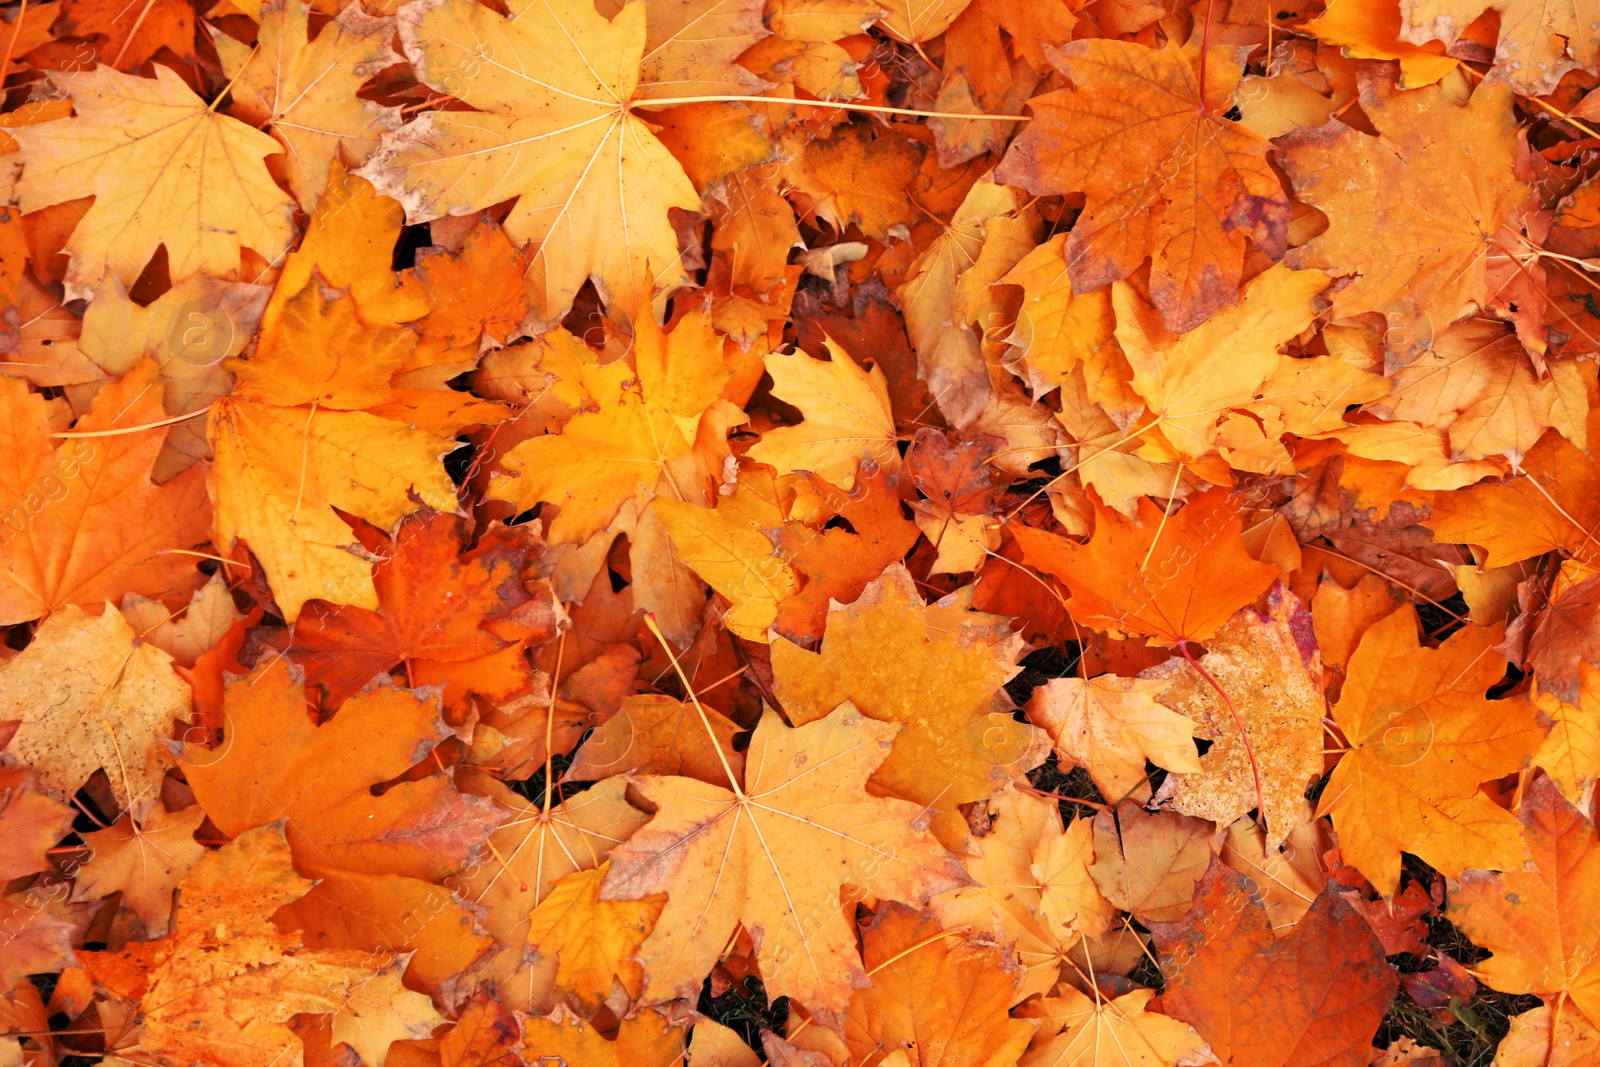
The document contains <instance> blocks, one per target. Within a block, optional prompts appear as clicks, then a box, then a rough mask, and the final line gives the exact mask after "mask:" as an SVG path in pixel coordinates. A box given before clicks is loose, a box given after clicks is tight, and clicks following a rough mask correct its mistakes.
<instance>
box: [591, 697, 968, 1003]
mask: <svg viewBox="0 0 1600 1067" xmlns="http://www.w3.org/2000/svg"><path fill="white" fill-rule="evenodd" d="M899 729H900V728H899V727H898V726H896V725H892V724H888V723H880V722H874V721H873V720H871V719H869V718H866V717H865V716H863V715H862V714H861V713H860V712H858V711H856V710H855V709H854V708H853V707H850V706H848V705H846V706H843V707H840V708H839V709H838V710H836V711H834V712H833V713H831V714H829V715H827V716H826V717H824V718H820V719H817V720H815V721H812V722H809V723H806V724H805V725H802V726H798V727H795V728H793V729H790V728H789V727H786V726H784V725H783V723H782V721H781V720H779V718H778V717H777V715H776V713H774V712H770V711H769V712H767V713H766V714H764V715H763V716H762V718H761V721H760V722H759V723H758V724H757V725H756V729H755V734H754V736H753V737H752V738H751V739H750V747H749V749H748V750H747V752H746V757H745V781H744V784H743V785H742V786H741V785H740V784H739V783H736V782H731V781H730V782H728V783H727V785H728V786H729V787H731V788H727V787H721V786H713V785H708V784H706V783H704V782H700V781H697V780H695V779H693V778H676V777H672V778H669V777H644V778H636V779H634V780H633V783H632V784H633V786H634V787H635V788H636V789H638V790H639V791H640V793H642V794H643V795H644V797H645V798H646V799H647V800H649V801H650V803H651V804H653V805H655V806H656V808H657V811H656V813H655V814H654V815H653V816H652V817H651V820H650V822H649V823H648V824H646V826H645V827H644V828H642V829H641V830H639V831H638V832H637V833H635V834H634V835H633V836H632V837H630V838H629V839H628V840H627V841H626V842H624V843H623V844H622V845H620V846H619V847H617V848H616V849H614V850H613V851H612V854H611V864H612V867H611V873H610V874H609V875H608V877H607V878H606V883H605V887H604V889H603V892H602V895H603V896H604V897H606V898H609V899H614V900H639V899H641V898H643V897H646V896H649V895H651V894H654V893H666V894H668V897H667V903H666V907H665V908H664V909H663V911H662V913H661V918H660V920H659V921H658V922H657V924H656V927H655V929H654V930H653V931H652V932H651V934H650V936H649V937H648V938H647V939H646V940H645V942H644V945H643V946H642V947H641V948H640V950H639V960H640V962H641V963H642V964H643V965H644V971H645V993H644V996H645V1000H646V1001H657V1000H665V999H670V998H672V997H676V996H684V995H690V996H692V995H694V991H696V990H698V989H699V987H700V984H701V976H702V975H704V974H705V973H706V972H707V971H709V970H710V969H711V966H712V964H714V963H715V962H716V959H717V956H718V954H719V952H720V950H721V948H722V946H723V945H724V944H726V943H727V940H728V938H729V937H730V936H731V935H732V933H733V931H734V928H735V927H736V926H737V925H738V924H741V923H742V924H743V925H744V926H745V927H746V928H747V929H749V930H752V931H755V932H756V936H757V941H758V945H757V959H758V961H759V962H760V965H761V970H762V975H763V980H764V981H765V982H766V985H767V988H768V989H769V990H771V991H772V994H773V995H776V996H793V997H795V998H796V999H798V1000H799V1001H801V1002H802V1003H803V1004H805V1005H806V1007H807V1009H808V1010H810V1011H811V1012H812V1013H813V1015H815V1016H817V1017H818V1018H819V1019H820V1020H822V1021H824V1022H827V1023H828V1024H829V1025H831V1026H837V1023H838V1020H839V1018H840V1017H841V1015H842V1014H843V1013H844V1012H845V1010H846V1008H847V1007H848V1005H849V1002H850V995H851V987H852V985H854V984H856V983H857V982H859V981H862V980H863V979H864V972H863V971H862V968H861V964H860V961H859V960H858V959H857V958H856V954H855V945H854V936H853V932H852V930H851V929H850V925H849V924H848V923H847V922H846V921H845V919H844V917H843V916H842V915H841V914H840V912H839V908H838V904H839V892H840V889H841V887H843V886H845V885H851V886H855V887H857V888H859V889H860V890H861V891H863V892H866V893H872V894H874V895H876V896H880V897H887V898H892V899H898V900H905V901H910V902H913V903H918V904H923V903H926V902H927V900H928V898H929V897H931V896H932V895H933V894H935V893H938V892H941V891H943V890H945V889H948V888H952V887H953V886H955V885H958V884H960V883H961V882H962V881H964V877H963V876H962V874H961V871H960V868H959V867H957V866H956V864H955V863H954V861H953V860H952V859H951V858H950V857H949V856H948V854H947V853H946V852H945V851H944V849H943V848H942V847H940V845H939V843H938V842H937V841H936V840H935V839H934V838H933V836H932V835H931V834H930V833H928V831H927V830H926V829H924V828H923V827H925V826H926V821H925V817H924V814H923V812H922V810H921V808H920V807H919V806H918V805H916V804H912V803H909V802H907V801H903V800H893V799H887V798H875V797H871V796H869V795H868V794H867V792H866V784H867V778H868V776H869V775H870V774H872V772H873V771H874V770H876V769H877V767H878V765H879V764H880V763H881V762H883V760H884V759H885V757H887V756H888V754H889V747H890V743H891V741H892V740H893V738H894V735H895V734H896V733H897V732H899ZM780 843H781V846H782V852H781V855H780V853H779V852H778V851H776V850H777V849H778V847H779V844H780ZM719 871H721V872H725V873H726V874H727V875H728V877H723V878H717V877H714V875H715V874H716V873H717V872H719Z"/></svg>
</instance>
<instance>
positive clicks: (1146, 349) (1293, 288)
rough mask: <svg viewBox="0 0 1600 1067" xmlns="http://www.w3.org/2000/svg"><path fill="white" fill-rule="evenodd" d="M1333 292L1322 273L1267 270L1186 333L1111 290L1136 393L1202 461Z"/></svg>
mask: <svg viewBox="0 0 1600 1067" xmlns="http://www.w3.org/2000/svg"><path fill="white" fill-rule="evenodd" d="M1327 287H1328V276H1327V275H1326V274H1323V273H1322V272H1321V271H1292V270H1289V269H1288V268H1287V267H1281V266H1273V267H1269V268H1268V269H1267V270H1266V271H1264V272H1263V273H1261V274H1260V275H1258V276H1257V277H1256V278H1255V279H1253V280H1252V281H1250V282H1249V283H1247V284H1246V285H1245V286H1244V287H1243V288H1242V289H1240V291H1239V302H1238V304H1236V305H1232V306H1229V307H1224V308H1222V309H1221V310H1219V311H1217V312H1216V313H1215V314H1214V315H1212V316H1211V317H1210V318H1208V319H1207V320H1206V321H1205V322H1203V323H1201V324H1200V325H1199V326H1197V327H1195V328H1194V329H1192V330H1190V331H1189V332H1187V333H1183V334H1174V333H1171V332H1169V331H1168V330H1167V328H1166V327H1165V326H1163V325H1162V323H1161V318H1160V316H1159V315H1157V314H1156V311H1155V309H1154V308H1152V307H1150V306H1149V305H1148V304H1146V303H1144V301H1143V300H1141V299H1140V298H1139V296H1138V295H1137V293H1136V292H1135V291H1134V289H1133V287H1132V286H1130V285H1129V284H1128V283H1126V282H1118V283H1117V284H1116V285H1115V286H1114V287H1113V288H1112V303H1113V305H1114V306H1115V308H1116V317H1117V341H1118V343H1119V344H1121V346H1122V350H1123V352H1124V353H1125V354H1126V355H1127V359H1128V363H1129V365H1130V366H1131V367H1132V368H1133V379H1132V383H1131V384H1132V386H1133V389H1134V391H1135V392H1136V393H1138V394H1139V395H1140V396H1142V397H1144V399H1145V400H1146V402H1147V403H1148V405H1149V409H1150V413H1151V414H1152V415H1155V416H1157V418H1158V422H1159V425H1160V427H1161V431H1162V433H1163V435H1164V436H1165V437H1166V439H1167V440H1168V441H1169V442H1171V444H1172V447H1173V448H1174V449H1176V450H1177V452H1178V454H1179V455H1181V456H1184V457H1187V458H1189V459H1198V458H1200V457H1201V456H1204V455H1206V454H1207V453H1208V452H1210V451H1211V450H1212V449H1213V448H1214V447H1216V446H1217V444H1218V434H1219V428H1218V423H1219V421H1220V420H1221V419H1222V418H1223V417H1224V416H1225V415H1226V414H1227V413H1228V409H1230V408H1242V407H1245V406H1247V405H1249V404H1251V403H1252V402H1253V401H1255V400H1256V398H1257V396H1258V395H1259V394H1260V390H1261V386H1262V385H1263V384H1265V383H1266V381H1267V380H1268V379H1269V378H1271V377H1272V375H1273V372H1274V371H1276V370H1277V369H1278V365H1279V363H1280V362H1282V361H1283V360H1284V358H1285V357H1284V356H1282V355H1280V354H1279V351H1278V349H1279V346H1280V345H1282V344H1283V343H1284V342H1286V341H1288V340H1290V339H1292V338H1293V337H1295V336H1296V335H1298V334H1299V333H1300V331H1301V330H1303V329H1305V328H1306V327H1307V326H1308V325H1310V324H1311V320H1312V319H1313V318H1314V317H1315V315H1316V311H1317V307H1316V301H1317V295H1318V294H1319V293H1320V292H1322V290H1323V289H1326V288H1327ZM1280 447H1281V446H1280ZM1223 455H1224V457H1225V458H1226V457H1227V455H1228V452H1227V450H1226V447H1224V451H1223ZM1236 465H1241V466H1242V464H1236Z"/></svg>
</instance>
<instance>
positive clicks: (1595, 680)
mask: <svg viewBox="0 0 1600 1067" xmlns="http://www.w3.org/2000/svg"><path fill="white" fill-rule="evenodd" d="M1577 696H1578V699H1577V700H1576V701H1575V702H1574V703H1572V704H1568V703H1567V702H1566V701H1564V700H1561V699H1560V698H1558V697H1556V696H1555V695H1554V694H1552V693H1542V692H1540V691H1539V688H1538V679H1537V678H1536V679H1534V691H1533V704H1534V707H1536V708H1538V709H1539V710H1540V711H1542V712H1544V713H1545V714H1546V715H1547V716H1549V717H1550V718H1551V719H1552V720H1554V722H1555V726H1554V727H1552V728H1551V730H1550V735H1549V736H1548V737H1546V738H1545V739H1544V744H1543V745H1541V746H1540V748H1539V751H1538V752H1537V753H1535V754H1534V757H1533V764H1534V766H1536V767H1543V768H1544V769H1545V772H1546V773H1548V774H1549V775H1550V778H1551V780H1552V781H1554V782H1555V783H1556V785H1557V786H1559V787H1560V788H1561V792H1562V793H1563V794H1564V795H1565V796H1566V798H1567V799H1568V800H1570V801H1572V802H1573V803H1574V804H1578V803H1581V798H1582V796H1583V794H1584V791H1585V790H1586V789H1587V787H1588V786H1589V785H1590V784H1591V783H1592V782H1594V780H1595V778H1596V777H1597V776H1600V668H1597V667H1595V665H1594V664H1592V663H1588V662H1579V664H1578V694H1577Z"/></svg>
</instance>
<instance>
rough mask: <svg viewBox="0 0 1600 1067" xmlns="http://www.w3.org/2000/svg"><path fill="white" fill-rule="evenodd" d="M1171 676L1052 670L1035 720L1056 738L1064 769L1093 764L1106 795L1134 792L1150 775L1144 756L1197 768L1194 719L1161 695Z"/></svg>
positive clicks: (1038, 696)
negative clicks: (1058, 673)
mask: <svg viewBox="0 0 1600 1067" xmlns="http://www.w3.org/2000/svg"><path fill="white" fill-rule="evenodd" d="M1171 685H1172V683H1171V682H1170V681H1160V680H1146V679H1140V678H1118V677H1117V676H1116V675H1111V674H1103V675H1100V676H1099V677H1098V678H1089V679H1083V678H1052V679H1051V680H1050V681H1048V682H1046V683H1045V684H1044V685H1042V686H1040V687H1039V688H1038V689H1035V690H1034V691H1033V698H1032V699H1031V700H1029V701H1028V720H1029V721H1030V722H1032V723H1033V724H1034V725H1035V726H1037V727H1039V728H1040V729H1041V730H1044V731H1045V732H1046V733H1048V734H1049V735H1050V739H1051V740H1052V741H1054V742H1055V746H1056V756H1057V758H1058V760H1059V761H1060V765H1061V767H1062V768H1063V769H1065V768H1067V767H1069V766H1072V765H1081V766H1083V767H1085V768H1087V769H1088V771H1089V775H1090V777H1092V778H1093V779H1094V784H1095V786H1096V788H1098V789H1099V790H1100V794H1101V795H1102V796H1106V797H1111V798H1113V799H1116V798H1120V797H1124V796H1127V795H1128V794H1129V793H1130V792H1132V790H1133V789H1134V787H1135V786H1137V785H1138V784H1139V783H1140V782H1142V781H1144V780H1145V778H1146V777H1147V776H1146V774H1145V769H1144V764H1145V760H1147V759H1148V760H1149V761H1150V762H1151V763H1154V764H1155V765H1156V766H1158V767H1165V768H1166V769H1167V770H1170V771H1180V772H1183V773H1186V774H1192V773H1198V772H1199V771H1200V769H1201V768H1200V762H1199V759H1198V752H1197V751H1196V749H1195V745H1194V733H1195V729H1196V727H1195V722H1194V720H1193V719H1189V718H1185V717H1184V716H1182V715H1179V714H1177V713H1176V712H1172V711H1169V710H1167V709H1166V708H1164V707H1162V706H1161V705H1160V704H1158V703H1156V697H1157V696H1159V695H1160V694H1161V691H1162V690H1164V689H1167V688H1169V687H1170V686H1171Z"/></svg>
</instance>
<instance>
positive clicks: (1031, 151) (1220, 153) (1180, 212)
mask: <svg viewBox="0 0 1600 1067" xmlns="http://www.w3.org/2000/svg"><path fill="white" fill-rule="evenodd" d="M1049 56H1050V61H1051V63H1053V64H1054V65H1055V66H1056V67H1057V69H1059V70H1060V71H1061V73H1063V74H1065V75H1066V76H1067V77H1068V78H1069V79H1070V80H1071V82H1072V84H1073V86H1074V87H1073V88H1071V89H1063V90H1060V91H1058V92H1055V93H1050V94H1047V95H1045V96H1043V97H1038V98H1036V99H1035V100H1034V101H1033V102H1032V104H1033V108H1034V111H1035V115H1036V117H1035V119H1034V121H1033V122H1030V123H1029V124H1028V126H1027V128H1026V129H1024V131H1023V133H1022V135H1021V136H1020V137H1018V138H1017V140H1016V141H1015V143H1013V145H1012V146H1011V148H1010V150H1009V151H1008V152H1007V153H1006V158H1005V161H1004V162H1003V163H1002V164H1001V165H1000V168H999V170H998V171H996V177H997V178H998V179H999V180H1000V181H1002V182H1006V183H1008V184H1014V185H1019V186H1021V187H1023V188H1025V189H1027V190H1028V191H1029V192H1031V193H1035V194H1041V195H1046V194H1052V193H1071V192H1081V193H1083V194H1084V195H1085V196H1086V197H1087V198H1088V205H1087V207H1086V208H1085V211H1084V214H1083V216H1082V217H1081V218H1079V220H1078V222H1077V223H1076V224H1075V225H1074V226H1073V228H1072V232H1071V234H1070V236H1069V237H1068V240H1067V244H1066V256H1067V263H1068V271H1069V274H1070V275H1071V278H1072V289H1073V291H1074V292H1076V293H1089V292H1093V291H1094V290H1096V289H1100V288H1102V287H1103V286H1106V285H1108V284H1110V283H1111V282H1114V281H1117V280H1119V279H1121V278H1125V277H1127V276H1128V275H1129V274H1131V273H1132V272H1133V271H1134V270H1136V269H1138V267H1139V263H1140V261H1141V260H1142V259H1144V257H1146V256H1149V257H1151V277H1150V293H1151V296H1152V298H1153V299H1154V302H1155V306H1156V307H1157V308H1158V309H1159V310H1160V312H1161V318H1162V320H1163V321H1164V322H1165V323H1166V326H1167V328H1168V329H1170V330H1174V331H1186V330H1192V329H1194V328H1195V327H1196V326H1198V325H1200V324H1201V323H1202V322H1205V321H1206V319H1208V318H1210V317H1211V316H1212V315H1213V314H1215V313H1216V312H1217V311H1218V310H1219V309H1220V308H1223V307H1225V306H1227V305H1229V304H1233V303H1235V302H1236V301H1237V300H1238V294H1239V283H1240V281H1241V280H1242V271H1243V266H1244V254H1245V249H1246V247H1247V239H1248V241H1252V242H1254V243H1255V246H1256V247H1257V248H1259V249H1261V250H1262V251H1263V252H1265V253H1266V254H1267V255H1268V256H1269V257H1271V258H1273V259H1277V258H1279V257H1281V256H1282V255H1283V252H1284V248H1285V243H1284V242H1285V231H1286V228H1287V226H1288V222H1289V200H1288V197H1286V196H1285V195H1284V192H1283V187H1282V185H1281V184H1280V182H1279V180H1278V178H1277V176H1276V175H1275V174H1273V172H1272V169H1271V168H1270V167H1269V166H1268V165H1267V159H1266V156H1267V149H1268V147H1269V146H1268V144H1267V142H1266V141H1265V140H1264V139H1262V138H1261V137H1259V136H1257V135H1256V134H1254V133H1251V132H1250V131H1249V130H1247V129H1245V128H1244V127H1242V126H1239V125H1238V124H1236V123H1234V122H1230V121H1228V120H1227V119H1226V118H1225V117H1224V114H1225V112H1227V111H1228V109H1229V107H1230V106H1231V101H1232V97H1233V90H1234V85H1235V83H1236V82H1237V81H1238V80H1239V75H1240V74H1241V72H1242V67H1241V66H1240V65H1239V62H1238V61H1237V59H1235V58H1234V57H1233V53H1232V52H1230V51H1229V50H1228V49H1226V48H1223V47H1220V46H1214V47H1213V48H1212V49H1211V50H1209V51H1208V52H1207V53H1206V54H1205V55H1204V57H1195V56H1191V55H1190V54H1189V53H1188V52H1186V51H1184V50H1183V49H1181V48H1179V46H1178V43H1177V42H1176V41H1173V40H1169V41H1168V43H1167V45H1166V47H1164V48H1161V49H1154V48H1148V47H1146V46H1144V45H1142V44H1135V43H1132V42H1127V41H1074V42H1073V43H1071V44H1068V45H1063V46H1061V47H1059V48H1055V49H1051V50H1050V52H1049ZM1197 68H1199V69H1197ZM1202 70H1203V74H1202ZM1202 92H1203V93H1204V98H1202V96H1201V94H1202Z"/></svg>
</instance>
